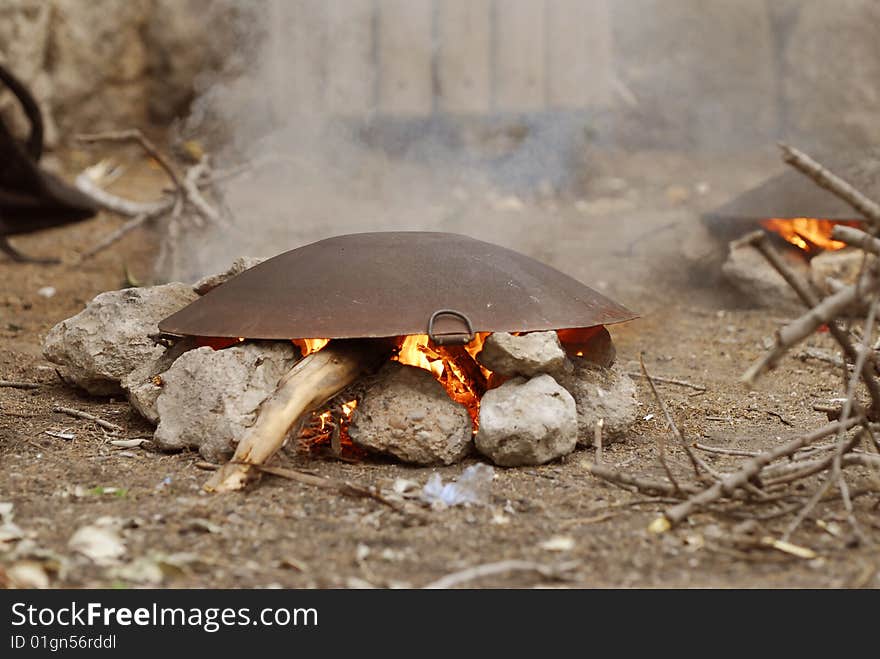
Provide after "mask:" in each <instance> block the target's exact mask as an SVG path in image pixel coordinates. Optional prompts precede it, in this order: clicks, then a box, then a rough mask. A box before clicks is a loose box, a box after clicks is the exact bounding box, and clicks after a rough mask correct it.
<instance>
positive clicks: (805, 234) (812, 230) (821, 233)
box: [761, 217, 860, 255]
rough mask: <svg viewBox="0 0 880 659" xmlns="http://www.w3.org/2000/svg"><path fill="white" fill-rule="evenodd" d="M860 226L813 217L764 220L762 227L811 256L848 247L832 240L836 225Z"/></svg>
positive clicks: (854, 223) (856, 223) (857, 223)
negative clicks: (823, 251) (832, 232)
mask: <svg viewBox="0 0 880 659" xmlns="http://www.w3.org/2000/svg"><path fill="white" fill-rule="evenodd" d="M838 224H843V225H845V226H852V227H855V226H859V224H860V223H859V222H847V221H838V220H820V219H815V218H812V217H796V218H792V219H781V218H772V219H769V220H762V221H761V226H762V227H764V228H765V229H767V230H769V231H772V232H774V233H777V234H779V235H780V236H782V238H784V239H785V240H787V241H788V242H789V243H791V244H792V245H794V246H795V247H797V248H799V249H801V250H803V251H804V252H806V253H807V254H809V255H815V254H818V253H819V252H821V251H822V250H829V251H831V250H838V249H843V248H844V247H846V245H845V244H844V243H842V242H839V241H837V240H833V239H832V238H831V231H832V229H834V227H835V225H838Z"/></svg>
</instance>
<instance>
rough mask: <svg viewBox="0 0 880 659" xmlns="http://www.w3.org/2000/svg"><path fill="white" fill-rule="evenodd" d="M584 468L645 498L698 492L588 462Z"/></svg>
mask: <svg viewBox="0 0 880 659" xmlns="http://www.w3.org/2000/svg"><path fill="white" fill-rule="evenodd" d="M584 468H585V469H586V470H587V471H589V472H590V473H591V474H592V475H593V476H596V477H597V478H601V479H602V480H605V481H608V482H609V483H614V484H615V485H621V486H623V487H625V488H635V489H636V490H638V491H639V492H641V493H642V494H645V495H647V496H658V495H663V496H667V497H671V496H675V495H676V494H681V493H684V494H691V493H696V492H699V491H700V490H699V488H698V487H696V486H693V485H689V484H687V483H682V484H681V485H680V486H679V488H676V487H674V486H673V485H671V484H670V483H664V482H663V481H657V480H653V479H650V478H644V477H642V476H635V475H633V474H628V473H626V472H623V471H619V470H617V469H614V468H613V467H610V466H608V465H605V464H595V463H591V462H588V463H586V464H584Z"/></svg>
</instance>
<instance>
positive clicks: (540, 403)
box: [43, 259, 639, 466]
mask: <svg viewBox="0 0 880 659" xmlns="http://www.w3.org/2000/svg"><path fill="white" fill-rule="evenodd" d="M255 263H256V261H254V260H242V259H240V260H239V261H237V262H236V263H235V264H233V266H232V268H230V270H228V271H227V272H225V273H223V274H221V275H214V276H212V277H209V278H205V279H203V280H201V281H200V282H197V283H196V284H195V285H188V284H182V283H172V284H165V285H162V286H152V287H144V288H135V289H125V290H120V291H111V292H107V293H102V294H101V295H98V296H97V297H96V298H95V299H94V300H92V301H91V302H90V303H89V304H88V305H87V306H86V308H85V309H84V310H83V311H82V312H80V313H79V314H77V315H76V316H74V317H72V318H69V319H67V320H65V321H63V322H61V323H59V324H58V325H56V326H55V327H54V328H53V329H52V330H51V331H50V332H49V334H48V336H47V337H46V340H45V343H44V347H43V349H44V354H45V356H46V358H47V359H49V360H50V361H52V362H54V363H56V364H58V365H59V366H60V367H61V368H62V371H63V374H64V377H65V378H66V379H67V380H68V381H69V382H71V383H72V384H75V385H77V386H79V387H81V388H83V389H85V390H86V391H87V392H89V393H91V394H95V395H114V394H119V393H124V394H125V395H126V396H127V397H128V400H129V401H130V402H131V404H132V406H133V408H134V409H135V410H137V411H138V413H140V414H141V415H142V416H143V417H144V418H145V419H147V420H148V421H150V422H151V423H153V424H155V426H156V430H155V434H154V440H155V444H156V445H157V446H158V447H159V448H160V449H164V450H180V449H195V450H198V451H199V453H200V454H201V455H202V456H203V457H204V458H205V459H208V460H212V461H221V460H224V459H226V458H228V457H229V456H230V455H231V454H232V453H233V452H234V450H235V447H236V445H237V443H238V442H239V441H240V440H241V439H242V438H243V437H244V436H245V435H246V433H247V430H248V429H249V428H250V427H251V426H252V425H253V424H254V421H255V420H256V418H257V414H258V412H259V409H260V406H261V404H262V403H263V401H265V400H266V399H267V398H268V397H269V396H271V395H272V393H273V392H274V391H275V389H276V387H277V386H278V383H279V381H280V380H281V378H282V377H283V376H284V374H285V373H287V372H288V371H289V369H290V368H291V367H292V366H293V365H294V364H295V363H296V361H297V360H298V359H299V358H300V356H301V355H300V352H299V350H298V349H297V348H296V346H294V344H293V343H290V342H285V341H248V342H244V343H241V344H238V345H233V346H231V347H228V348H225V349H223V350H214V349H213V348H211V347H197V346H196V345H195V344H194V343H191V342H190V341H188V340H182V341H179V342H178V343H177V344H175V345H173V346H170V347H169V346H167V345H165V344H164V343H163V342H162V341H161V340H160V339H159V336H158V328H157V324H158V322H159V321H160V320H162V319H163V318H165V317H166V316H168V315H170V314H172V313H174V312H175V311H178V310H179V309H181V308H183V307H184V306H186V305H187V304H189V303H190V302H192V301H193V300H195V299H196V298H197V297H198V296H199V295H203V294H205V293H207V292H208V291H209V290H211V289H212V288H213V287H215V286H217V285H219V284H221V283H223V282H224V281H225V280H226V279H228V278H230V277H232V276H235V275H236V274H238V273H240V272H242V271H243V270H245V269H246V268H247V267H251V266H252V265H254V264H255ZM592 345H594V346H595V349H594V350H590V351H588V355H589V356H588V357H576V356H569V355H567V354H566V352H565V350H564V349H563V346H562V345H561V344H560V342H559V338H558V336H557V334H556V332H553V331H550V332H533V333H530V334H525V335H521V336H514V335H512V334H504V333H496V334H493V335H491V336H490V337H488V338H487V340H486V342H485V344H484V346H483V349H482V352H481V353H479V355H478V356H477V360H478V361H479V362H480V363H481V364H482V365H483V366H485V367H486V368H488V369H489V370H491V371H492V372H493V373H494V374H495V378H493V379H497V380H499V381H503V384H501V385H500V386H497V387H495V388H493V389H490V390H489V391H487V392H486V394H485V395H484V396H483V399H482V403H481V406H480V412H479V418H478V422H479V431H478V432H477V433H476V435H475V434H474V431H473V422H472V419H471V417H470V415H469V413H468V410H467V409H466V408H465V407H464V406H463V405H461V404H460V403H457V402H455V401H453V400H452V399H451V398H450V397H449V396H448V394H447V393H446V391H445V389H444V388H443V386H442V385H441V384H440V383H439V382H438V381H437V380H436V379H434V377H433V376H432V375H431V374H430V373H429V372H427V371H425V370H422V369H419V368H416V367H413V366H407V365H403V364H400V363H397V362H393V361H390V362H388V363H387V364H385V365H384V366H383V367H382V368H381V369H380V370H379V371H378V373H376V374H374V375H372V376H370V377H368V378H365V379H364V380H362V381H361V382H359V383H357V384H356V385H355V386H354V387H353V388H352V389H353V390H356V391H357V392H358V394H357V398H358V404H357V408H356V410H355V412H354V414H353V416H352V417H351V420H350V425H349V429H348V430H349V435H350V437H351V439H352V441H353V442H354V443H355V444H357V445H358V446H361V447H362V448H364V449H366V450H368V451H370V452H374V453H379V454H384V455H389V456H393V457H395V458H397V459H398V460H401V461H403V462H406V463H410V464H418V465H435V464H452V463H454V462H457V461H459V460H461V459H462V458H464V457H465V456H466V455H468V454H470V453H472V452H473V451H474V449H476V451H478V452H479V453H481V454H483V455H485V456H486V457H488V458H489V459H491V460H492V461H493V462H494V463H495V464H498V465H503V466H515V465H535V464H543V463H546V462H549V461H551V460H554V459H557V458H560V457H561V456H564V455H566V454H568V453H571V452H572V451H574V450H575V448H576V447H577V446H589V445H590V444H591V443H592V441H593V437H594V433H595V429H596V425H597V424H598V423H599V422H600V420H601V421H602V437H603V442H613V441H617V440H619V439H621V438H622V437H623V436H624V435H625V434H626V432H627V430H628V429H629V427H630V426H631V424H632V423H633V422H634V421H635V420H636V419H637V418H638V413H639V411H638V402H637V400H636V396H635V391H636V390H635V386H634V384H633V383H632V381H631V380H630V379H629V378H628V377H627V376H626V375H625V374H624V373H622V372H621V371H619V370H618V369H617V368H615V367H614V365H613V362H614V356H615V355H614V349H613V344H612V343H611V340H610V336H609V335H608V333H607V331H605V330H603V331H602V332H601V333H599V335H597V337H596V338H595V339H594V340H593V343H592Z"/></svg>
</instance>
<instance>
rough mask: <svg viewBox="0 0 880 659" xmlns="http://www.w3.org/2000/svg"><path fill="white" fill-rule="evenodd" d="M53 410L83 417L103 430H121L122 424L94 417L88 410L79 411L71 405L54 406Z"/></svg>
mask: <svg viewBox="0 0 880 659" xmlns="http://www.w3.org/2000/svg"><path fill="white" fill-rule="evenodd" d="M52 411H53V412H58V413H60V414H66V415H68V416H72V417H76V418H77V419H84V420H86V421H91V422H93V423H94V424H96V425H99V426H101V427H102V428H104V429H105V430H111V431H113V432H122V426H117V425H116V424H115V423H110V422H109V421H105V420H104V419H101V418H99V417H96V416H95V415H94V414H89V413H88V412H81V411H80V410H75V409H73V408H71V407H61V406H60V405H59V406H56V407H53V408H52Z"/></svg>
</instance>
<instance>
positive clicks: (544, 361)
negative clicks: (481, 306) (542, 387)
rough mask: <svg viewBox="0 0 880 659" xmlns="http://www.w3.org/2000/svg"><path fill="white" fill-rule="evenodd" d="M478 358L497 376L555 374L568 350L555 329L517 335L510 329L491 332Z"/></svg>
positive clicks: (561, 367)
mask: <svg viewBox="0 0 880 659" xmlns="http://www.w3.org/2000/svg"><path fill="white" fill-rule="evenodd" d="M477 361H479V362H480V363H481V364H482V365H483V366H485V367H486V368H488V369H489V370H490V371H492V372H493V373H497V374H498V375H505V376H513V375H522V376H524V377H527V378H528V377H532V376H533V375H538V374H540V373H556V372H557V371H559V370H560V369H563V368H564V366H565V352H564V351H563V350H562V346H561V345H560V343H559V338H558V337H557V336H556V332H553V331H551V332H531V333H529V334H523V335H521V336H514V335H513V334H508V333H507V332H495V333H494V334H491V335H489V337H488V338H487V339H486V342H485V343H484V344H483V349H482V350H481V351H480V354H479V355H477Z"/></svg>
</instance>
